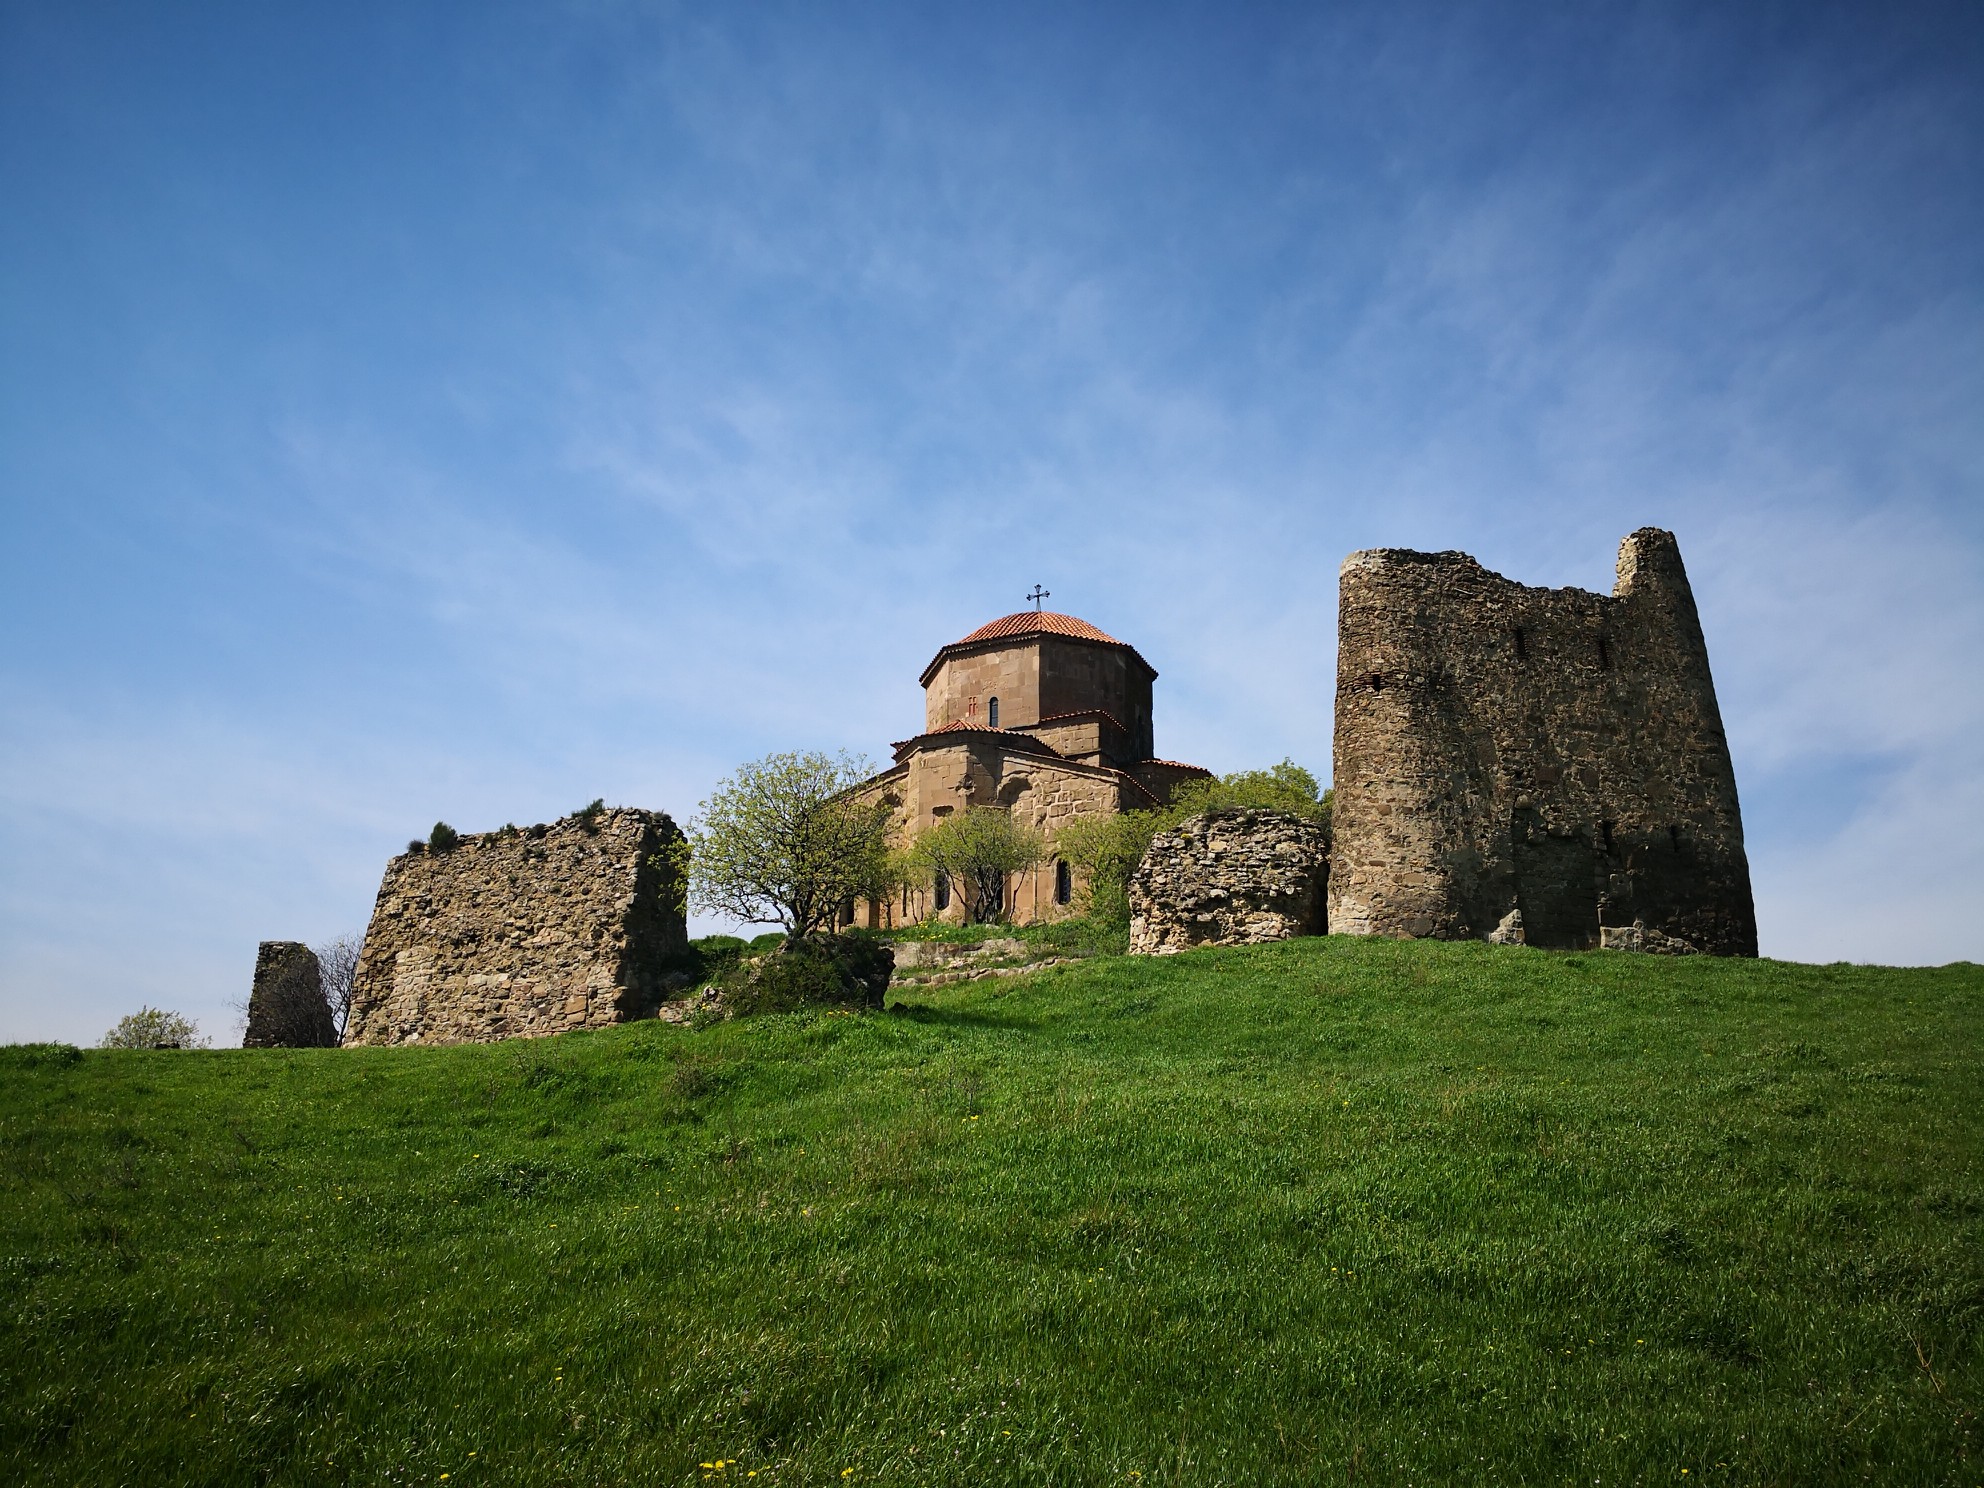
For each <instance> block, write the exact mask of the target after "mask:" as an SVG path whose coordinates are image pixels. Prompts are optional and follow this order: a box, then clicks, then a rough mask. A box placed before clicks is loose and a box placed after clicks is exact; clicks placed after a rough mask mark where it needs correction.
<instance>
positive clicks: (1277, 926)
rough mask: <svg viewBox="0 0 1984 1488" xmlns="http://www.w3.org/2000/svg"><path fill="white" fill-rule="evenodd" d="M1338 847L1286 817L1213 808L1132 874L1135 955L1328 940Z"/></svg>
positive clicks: (1168, 836)
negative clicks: (1327, 910) (1327, 912)
mask: <svg viewBox="0 0 1984 1488" xmlns="http://www.w3.org/2000/svg"><path fill="white" fill-rule="evenodd" d="M1329 871H1330V859H1329V841H1328V838H1327V837H1326V835H1325V834H1324V831H1323V828H1322V827H1321V826H1320V825H1318V824H1317V823H1315V822H1312V821H1306V820H1304V819H1303V818H1302V817H1299V816H1292V815H1290V814H1289V813H1287V812H1283V811H1266V810H1259V809H1254V810H1224V811H1208V812H1205V813H1203V814H1202V815H1199V816H1194V817H1190V818H1187V819H1186V820H1185V821H1184V822H1182V823H1180V824H1179V825H1178V826H1176V827H1172V828H1170V829H1169V830H1167V831H1163V832H1159V833H1158V834H1157V835H1156V836H1155V837H1153V838H1152V839H1151V844H1150V848H1149V850H1148V851H1146V852H1145V853H1144V857H1143V861H1142V862H1141V863H1139V864H1138V865H1137V871H1136V872H1135V873H1134V874H1132V875H1131V877H1130V954H1131V955H1133V956H1167V955H1170V954H1172V953H1173V952H1176V951H1186V950H1190V949H1191V948H1192V947H1193V946H1199V945H1257V944H1260V943H1261V942H1263V941H1270V940H1287V939H1288V938H1289V937H1290V936H1294V935H1320V934H1322V933H1323V930H1324V928H1325V922H1324V900H1325V895H1326V892H1327V885H1328V882H1329Z"/></svg>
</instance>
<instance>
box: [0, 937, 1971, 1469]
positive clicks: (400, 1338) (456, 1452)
mask: <svg viewBox="0 0 1984 1488" xmlns="http://www.w3.org/2000/svg"><path fill="white" fill-rule="evenodd" d="M910 1001H911V1003H912V1004H913V1005H911V1006H906V1007H900V1008H897V1009H896V1010H893V1011H891V1012H890V1013H887V1014H880V1015H870V1016H865V1017H863V1016H852V1015H845V1014H836V1015H828V1014H820V1015H811V1016H794V1017H785V1018H774V1019H764V1020H757V1021H743V1022H736V1023H729V1024H723V1025H719V1026H716V1027H713V1028H708V1029H703V1030H690V1029H686V1028H675V1027H670V1026H666V1025H662V1024H658V1023H649V1024H641V1025H635V1026H630V1027H627V1028H624V1029H618V1030H613V1031H610V1032H604V1033H596V1034H575V1035H568V1036H565V1037H562V1038H559V1039H556V1040H546V1041H539V1042H532V1043H512V1044H503V1045H493V1046H478V1047H464V1048H452V1049H431V1050H422V1049H404V1050H336V1051H322V1052H297V1053H278V1052H245V1051H229V1052H214V1053H100V1052H91V1053H87V1054H84V1055H82V1056H80V1057H76V1056H74V1055H64V1054H61V1053H50V1052H48V1051H45V1050H43V1051H37V1050H32V1049H11V1050H6V1051H0V1120H4V1128H0V1136H4V1166H3V1167H0V1185H4V1186H0V1195H4V1197H3V1198H0V1285H4V1299H5V1300H4V1312H3V1313H0V1319H3V1320H0V1478H4V1480H5V1481H7V1482H10V1483H12V1482H19V1483H35V1484H39V1483H48V1484H65V1485H67V1484H79V1483H82V1484H167V1483H266V1482H277V1483H320V1482H340V1481H350V1482H362V1483H428V1484H432V1483H438V1482H441V1481H442V1480H444V1479H445V1480H446V1481H447V1482H448V1483H449V1484H450V1485H451V1488H458V1485H472V1484H480V1483H490V1484H495V1483H572V1484H592V1483H602V1484H604V1483H692V1482H702V1481H711V1482H724V1483H731V1482H735V1483H753V1484H802V1483H816V1484H842V1483H862V1484H868V1483H1027V1484H1044V1483H1070V1484H1074V1483H1081V1484H1158V1483H1174V1482H1175V1483H1234V1484H1255V1483H1346V1484H1349V1483H1373V1484H1377V1483H1401V1484H1403V1483H1421V1484H1443V1483H1551V1484H1559V1483H1566V1484H1591V1483H1599V1484H1612V1483H1666V1484H1683V1485H1686V1484H1695V1483H1707V1484H1722V1483H1781V1484H1808V1483H1832V1482H1842V1483H1844V1482H1852V1483H1859V1482H1868V1481H1872V1482H1884V1483H1909V1484H1916V1483H1921V1484H1933V1483H1961V1484H1976V1483H1979V1482H1984V1460H1981V1459H1984V1434H1981V1433H1980V1429H1979V1423H1978V1421H1977V1417H1976V1414H1975V1413H1976V1410H1977V1407H1978V1402H1979V1399H1980V1386H1984V1369H1980V1365H1981V1364H1984V1351H1981V1350H1980V1334H1979V1325H1980V1321H1981V1320H1984V1162H1981V1161H1980V1160H1981V1159H1984V1077H1980V1071H1979V1052H1980V1049H1981V1048H1984V968H1978V967H1975V966H1958V967H1951V968H1945V969H1942V970H1920V971H1917V970H1885V969H1870V968H1854V967H1810V966H1798V965H1790V964H1784V963H1772V962H1762V963H1755V962H1753V963H1742V962H1731V961H1710V960H1679V961H1668V960H1660V959H1655V958H1643V957H1633V956H1624V955H1616V954H1592V955H1565V954H1553V953H1544V952H1535V951H1527V950H1522V949H1517V948H1494V947H1489V946H1485V945H1440V944H1431V943H1416V944H1415V943H1393V942H1369V941H1351V940H1343V939H1323V940H1309V941H1296V942H1291V943H1287V944H1284V945H1279V946H1271V947H1263V948H1258V949H1251V950H1238V951H1206V952H1199V953H1195V954H1192V955H1189V956H1184V957H1177V958H1172V959H1168V960H1161V961H1145V960H1130V959H1126V958H1117V957H1107V958H1100V959H1097V960H1092V961H1088V962H1085V963H1082V964H1079V965H1070V966H1064V967H1060V968H1057V969H1054V970H1050V971H1047V972H1043V973H1041V974H1038V975H1035V976H1030V977H1021V978H1014V979H1010V980H1004V981H998V982H981V983H975V984H967V985H962V986H957V987H951V988H946V989H944V990H943V991H941V992H930V993H925V994H918V995H916V996H915V997H913V998H911V999H910Z"/></svg>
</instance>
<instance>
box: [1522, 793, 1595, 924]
mask: <svg viewBox="0 0 1984 1488" xmlns="http://www.w3.org/2000/svg"><path fill="white" fill-rule="evenodd" d="M1510 835H1511V837H1512V839H1513V842H1514V847H1515V868H1516V908H1517V909H1519V910H1521V911H1522V930H1523V943H1524V944H1525V945H1533V946H1544V947H1547V948H1549V949H1551V950H1559V951H1581V950H1584V949H1586V948H1587V947H1589V946H1594V945H1596V944H1597V943H1598V883H1597V863H1596V862H1595V861H1594V859H1593V856H1592V851H1591V844H1590V843H1588V842H1586V841H1585V839H1584V837H1583V835H1582V834H1580V833H1576V832H1569V833H1563V834H1557V833H1552V832H1551V831H1549V830H1548V829H1547V828H1546V827H1545V826H1544V825H1543V822H1542V819H1541V818H1540V817H1539V816H1538V815H1537V813H1536V812H1535V811H1533V810H1523V811H1518V812H1517V813H1516V814H1515V820H1514V822H1513V823H1512V824H1511V827H1510Z"/></svg>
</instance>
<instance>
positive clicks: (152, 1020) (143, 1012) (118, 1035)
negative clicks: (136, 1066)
mask: <svg viewBox="0 0 1984 1488" xmlns="http://www.w3.org/2000/svg"><path fill="white" fill-rule="evenodd" d="M212 1042H213V1041H212V1040H211V1039H206V1038H202V1037H201V1036H200V1025H199V1024H197V1023H195V1022H194V1021H193V1020H192V1019H191V1018H187V1017H184V1016H182V1015H181V1014H179V1013H175V1012H171V1011H169V1010H167V1009H165V1008H155V1007H141V1008H139V1009H138V1010H137V1011H136V1012H135V1013H130V1014H127V1015H126V1016H125V1017H122V1018H119V1019H118V1020H117V1026H116V1027H115V1028H113V1029H111V1030H110V1032H108V1033H106V1034H105V1035H104V1036H103V1042H102V1043H101V1044H99V1045H98V1046H97V1047H98V1048H101V1049H204V1048H207V1047H208V1046H209V1045H210V1044H211V1043H212Z"/></svg>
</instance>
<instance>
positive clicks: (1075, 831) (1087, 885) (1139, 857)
mask: <svg viewBox="0 0 1984 1488" xmlns="http://www.w3.org/2000/svg"><path fill="white" fill-rule="evenodd" d="M1243 807H1265V808H1268V809H1271V810H1275V811H1286V812H1289V813H1291V814H1292V815H1295V816H1302V817H1307V818H1308V819H1309V820H1310V821H1314V822H1320V823H1322V826H1323V830H1324V831H1325V832H1327V831H1328V830H1329V824H1330V793H1329V792H1328V791H1326V790H1322V789H1320V788H1319V787H1318V785H1317V781H1316V777H1315V776H1314V775H1313V774H1311V773H1310V772H1309V771H1308V770H1305V769H1303V768H1302V766H1300V765H1298V764H1296V763H1295V762H1294V761H1293V760H1283V761H1282V762H1281V763H1280V764H1278V765H1275V766H1272V767H1271V768H1269V769H1266V770H1238V771H1235V772H1234V773H1233V774H1231V775H1221V776H1220V777H1218V778H1217V779H1215V780H1193V781H1189V782H1187V783H1186V784H1184V785H1182V786H1180V787H1179V788H1178V790H1177V791H1176V792H1175V793H1174V794H1173V795H1172V797H1171V800H1170V802H1169V803H1168V804H1166V805H1164V806H1161V807H1158V808H1156V809H1155V810H1151V811H1129V812H1125V813H1123V814H1122V815H1121V816H1111V817H1089V818H1085V819H1083V820H1081V821H1077V822H1072V823H1070V824H1069V825H1068V826H1066V827H1063V828H1062V829H1061V832H1060V834H1059V835H1058V836H1057V837H1056V838H1055V839H1054V846H1055V849H1056V850H1057V851H1058V852H1059V853H1060V854H1061V856H1062V857H1064V858H1066V859H1067V860H1068V866H1069V867H1070V868H1072V869H1074V871H1075V877H1076V882H1077V883H1078V884H1079V885H1080V886H1081V887H1080V893H1081V898H1080V900H1079V901H1078V904H1077V907H1078V908H1079V909H1080V910H1081V911H1082V913H1084V914H1086V915H1089V916H1090V917H1092V918H1094V919H1097V920H1103V921H1106V922H1108V923H1110V924H1116V925H1122V924H1128V923H1129V919H1130V893H1129V890H1130V875H1131V874H1133V873H1135V872H1136V871H1137V864H1139V863H1141V862H1142V861H1143V856H1144V850H1145V849H1146V848H1148V847H1149V846H1150V840H1151V838H1153V837H1155V836H1156V835H1157V834H1158V833H1159V832H1161V831H1163V830H1164V829H1165V828H1166V827H1175V826H1177V825H1178V823H1180V822H1182V821H1184V820H1185V819H1186V818H1187V817H1193V816H1197V815H1199V814H1200V813H1201V812H1205V811H1219V810H1229V809H1235V808H1243Z"/></svg>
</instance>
